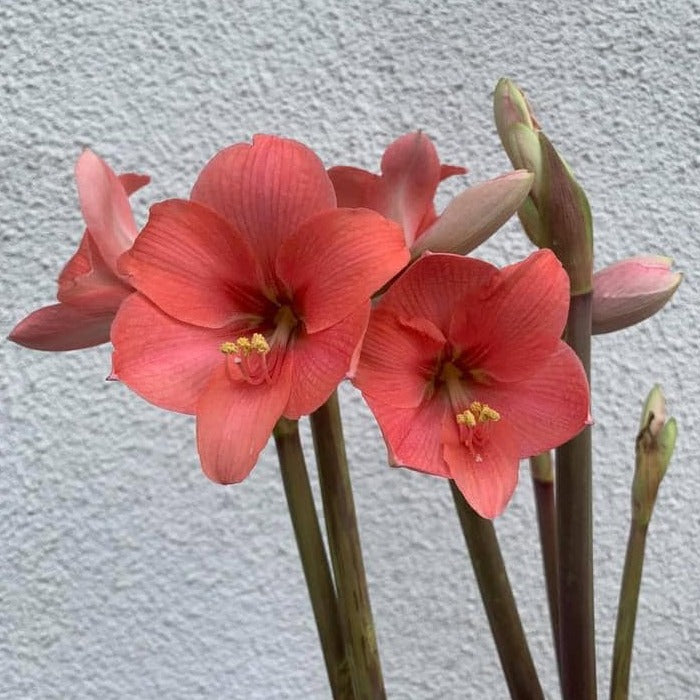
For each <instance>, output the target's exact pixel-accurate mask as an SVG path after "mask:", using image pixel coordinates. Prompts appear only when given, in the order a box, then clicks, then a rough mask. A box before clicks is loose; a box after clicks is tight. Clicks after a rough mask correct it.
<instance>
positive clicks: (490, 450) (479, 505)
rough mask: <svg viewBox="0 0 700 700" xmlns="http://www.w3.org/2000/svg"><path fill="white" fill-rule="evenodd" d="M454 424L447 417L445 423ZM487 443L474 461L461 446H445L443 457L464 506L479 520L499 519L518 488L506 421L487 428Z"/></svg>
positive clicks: (513, 447)
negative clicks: (467, 505)
mask: <svg viewBox="0 0 700 700" xmlns="http://www.w3.org/2000/svg"><path fill="white" fill-rule="evenodd" d="M450 419H451V420H454V418H453V417H449V418H447V419H446V420H450ZM490 425H491V427H492V430H491V435H490V437H489V442H488V444H487V445H486V446H485V449H484V451H483V453H482V454H481V455H480V456H481V461H476V459H475V457H474V455H473V454H472V453H471V452H470V451H469V450H468V449H467V448H466V447H465V446H464V445H462V444H461V443H459V442H456V441H453V440H450V441H447V442H446V443H445V446H444V456H445V461H446V462H447V463H448V464H449V468H450V476H451V477H452V478H453V479H454V481H455V483H456V484H457V487H458V488H459V490H460V491H461V492H462V495H463V496H464V498H465V499H466V501H467V503H469V505H470V506H471V507H472V508H473V509H474V510H475V511H476V512H477V513H478V514H479V515H480V516H481V517H482V518H495V517H496V516H497V515H500V514H501V513H502V512H503V510H504V509H505V507H506V506H507V505H508V502H509V501H510V499H511V496H512V495H513V492H514V491H515V487H516V486H517V484H518V467H519V463H518V453H517V444H516V443H515V442H514V440H513V438H512V436H511V434H510V431H509V427H508V426H507V425H506V422H505V421H503V420H502V421H499V422H497V423H493V424H490Z"/></svg>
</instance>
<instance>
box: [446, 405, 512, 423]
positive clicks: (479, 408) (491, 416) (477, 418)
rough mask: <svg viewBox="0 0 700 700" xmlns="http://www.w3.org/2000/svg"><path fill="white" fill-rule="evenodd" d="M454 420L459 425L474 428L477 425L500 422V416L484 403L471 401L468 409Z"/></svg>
mask: <svg viewBox="0 0 700 700" xmlns="http://www.w3.org/2000/svg"><path fill="white" fill-rule="evenodd" d="M455 420H456V421H457V423H458V424H459V425H465V426H466V427H468V428H474V427H476V426H477V425H478V424H479V423H490V422H495V421H498V420H501V414H500V413H499V412H498V411H496V410H494V409H493V408H491V406H489V405H487V404H485V403H481V402H480V401H472V402H471V404H469V408H467V409H466V410H464V411H462V413H458V414H457V415H456V416H455Z"/></svg>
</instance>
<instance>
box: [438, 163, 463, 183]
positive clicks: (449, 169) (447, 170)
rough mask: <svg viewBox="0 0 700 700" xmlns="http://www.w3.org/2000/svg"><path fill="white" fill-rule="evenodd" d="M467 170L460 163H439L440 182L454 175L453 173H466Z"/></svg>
mask: <svg viewBox="0 0 700 700" xmlns="http://www.w3.org/2000/svg"><path fill="white" fill-rule="evenodd" d="M468 172H469V170H468V169H467V168H463V167H462V166H461V165H447V164H446V163H441V164H440V182H442V181H443V180H447V178H448V177H454V176H455V175H466V174H467V173H468Z"/></svg>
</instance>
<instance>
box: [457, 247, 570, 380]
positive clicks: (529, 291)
mask: <svg viewBox="0 0 700 700" xmlns="http://www.w3.org/2000/svg"><path fill="white" fill-rule="evenodd" d="M499 277H500V282H499V284H497V285H494V286H492V287H491V288H489V289H487V290H485V291H484V293H483V294H481V295H479V294H478V293H477V294H475V295H473V296H472V295H471V293H467V294H465V296H464V298H463V299H461V300H460V301H459V302H458V303H457V305H456V307H455V313H454V317H453V320H452V324H451V327H450V332H449V338H450V340H451V341H452V342H453V343H454V344H455V345H456V346H459V347H460V348H462V349H463V350H464V351H465V353H466V356H467V358H468V363H469V365H470V367H472V369H474V370H478V371H479V372H480V373H481V374H483V375H487V376H488V379H489V381H519V380H521V379H523V378H525V377H527V376H529V375H531V374H532V373H533V372H535V371H537V369H538V368H539V366H540V365H541V364H542V363H543V362H544V361H545V360H546V359H547V357H548V356H549V355H550V354H551V353H552V352H553V351H554V350H555V348H556V347H557V344H558V342H559V338H560V336H561V334H562V332H563V330H564V325H565V324H566V317H567V313H568V309H569V280H568V277H567V275H566V272H565V271H564V269H563V267H562V266H561V263H560V262H559V261H558V260H557V258H556V256H555V255H554V254H553V253H552V252H551V251H550V250H540V251H537V252H535V253H533V254H532V255H530V256H529V257H528V258H527V259H526V260H524V261H522V262H520V263H516V264H515V265H509V266H508V267H505V268H503V269H502V270H501V273H500V275H499Z"/></svg>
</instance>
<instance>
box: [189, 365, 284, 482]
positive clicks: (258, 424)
mask: <svg viewBox="0 0 700 700" xmlns="http://www.w3.org/2000/svg"><path fill="white" fill-rule="evenodd" d="M289 389H290V375H289V372H288V371H287V372H283V373H282V374H280V375H279V376H278V378H277V381H276V382H275V383H274V384H273V385H269V384H267V383H265V382H263V383H262V384H249V383H247V382H245V381H234V380H233V379H232V378H231V376H230V374H229V372H228V370H227V368H226V365H225V364H224V365H221V366H219V367H217V369H216V370H215V371H214V373H213V375H212V377H211V381H210V382H209V384H208V385H207V387H206V390H205V391H204V393H203V394H202V396H201V398H200V400H199V403H198V404H197V449H198V450H199V458H200V460H201V463H202V470H203V471H204V473H205V474H206V475H207V476H208V477H209V478H210V479H211V480H212V481H215V482H217V483H220V484H234V483H238V482H239V481H242V480H243V479H245V478H246V476H248V474H249V473H250V470H251V469H252V468H253V467H254V466H255V463H256V462H257V461H258V455H259V454H260V451H261V450H262V449H263V447H265V444H266V443H267V441H268V439H269V437H270V435H271V433H272V429H273V428H274V427H275V423H277V421H278V420H279V418H280V417H281V415H282V409H283V408H284V406H285V404H286V403H287V400H288V398H289Z"/></svg>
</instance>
